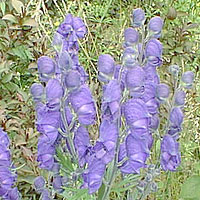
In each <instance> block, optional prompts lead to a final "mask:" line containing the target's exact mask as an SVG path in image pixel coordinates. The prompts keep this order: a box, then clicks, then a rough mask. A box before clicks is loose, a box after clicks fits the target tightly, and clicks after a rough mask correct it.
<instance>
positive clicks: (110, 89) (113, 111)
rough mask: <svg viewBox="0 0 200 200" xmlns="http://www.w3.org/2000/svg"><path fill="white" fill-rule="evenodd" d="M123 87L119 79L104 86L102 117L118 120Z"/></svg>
mask: <svg viewBox="0 0 200 200" xmlns="http://www.w3.org/2000/svg"><path fill="white" fill-rule="evenodd" d="M120 98H121V88H120V84H119V83H118V81H117V80H111V81H110V82H109V83H108V84H107V85H105V87H104V91H103V102H102V115H103V116H102V117H103V118H106V119H110V120H116V119H117V117H118V115H119V109H120Z"/></svg>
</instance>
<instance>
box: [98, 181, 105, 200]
mask: <svg viewBox="0 0 200 200" xmlns="http://www.w3.org/2000/svg"><path fill="white" fill-rule="evenodd" d="M104 191H105V185H104V184H103V183H102V185H101V187H100V189H99V191H98V198H97V200H101V199H102V198H103V195H104Z"/></svg>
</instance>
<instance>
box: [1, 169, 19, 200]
mask: <svg viewBox="0 0 200 200" xmlns="http://www.w3.org/2000/svg"><path fill="white" fill-rule="evenodd" d="M0 174H1V176H0V197H3V196H4V195H7V194H8V192H9V190H10V189H11V187H12V186H13V185H14V182H15V181H16V175H15V174H13V173H11V171H10V170H9V169H8V168H7V167H4V166H0Z"/></svg>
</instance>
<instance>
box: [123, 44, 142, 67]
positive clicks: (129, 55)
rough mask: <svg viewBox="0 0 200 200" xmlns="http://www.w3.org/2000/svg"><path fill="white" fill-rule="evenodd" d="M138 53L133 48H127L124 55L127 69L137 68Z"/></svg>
mask: <svg viewBox="0 0 200 200" xmlns="http://www.w3.org/2000/svg"><path fill="white" fill-rule="evenodd" d="M137 56H138V52H137V51H136V50H135V49H134V48H133V47H126V48H125V49H124V53H123V58H122V59H123V63H124V66H125V67H127V68H133V67H135V66H137V64H138V62H137Z"/></svg>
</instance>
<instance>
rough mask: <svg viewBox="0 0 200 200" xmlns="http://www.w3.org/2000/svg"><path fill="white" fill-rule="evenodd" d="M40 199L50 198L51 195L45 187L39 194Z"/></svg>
mask: <svg viewBox="0 0 200 200" xmlns="http://www.w3.org/2000/svg"><path fill="white" fill-rule="evenodd" d="M40 198H41V200H51V197H50V194H49V191H48V190H47V189H44V190H43V191H42V194H41V197H40Z"/></svg>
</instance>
